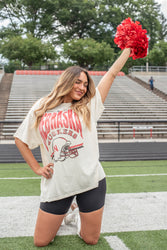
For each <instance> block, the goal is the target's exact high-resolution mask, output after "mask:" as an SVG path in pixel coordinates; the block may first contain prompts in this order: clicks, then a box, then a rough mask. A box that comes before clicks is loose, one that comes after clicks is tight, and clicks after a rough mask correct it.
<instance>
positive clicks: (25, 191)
mask: <svg viewBox="0 0 167 250" xmlns="http://www.w3.org/2000/svg"><path fill="white" fill-rule="evenodd" d="M102 165H103V168H104V171H105V173H106V175H107V176H108V177H107V193H140V192H166V191H167V161H129V162H102ZM163 174H164V175H163ZM135 175H137V176H135ZM144 175H146V176H144ZM13 177H15V178H18V179H3V178H13ZM23 177H38V176H36V175H35V174H34V173H33V172H32V170H31V169H30V168H29V167H28V166H27V164H0V178H1V179H0V196H1V197H7V196H36V195H37V196H38V195H39V194H40V179H31V178H30V179H19V178H23ZM106 236H117V237H119V239H121V240H122V241H123V242H124V244H125V245H126V247H128V248H129V249H131V250H166V249H167V231H166V230H159V231H155V230H154V231H139V232H118V233H105V234H101V237H100V240H99V242H98V244H97V245H96V246H88V245H86V244H85V243H84V242H83V241H82V240H81V239H80V238H78V237H77V236H75V235H74V236H73V235H70V236H57V237H56V238H55V241H54V242H53V243H51V244H50V245H49V246H47V247H45V248H44V249H61V250H62V249H63V250H68V249H69V250H73V249H80V250H81V249H84V250H85V249H97V250H100V249H106V250H109V249H111V248H110V246H109V244H108V242H107V240H106V239H105V237H106ZM0 249H1V250H13V249H15V250H22V249H27V250H31V249H37V248H36V247H34V246H33V237H16V238H10V237H9V238H1V239H0Z"/></svg>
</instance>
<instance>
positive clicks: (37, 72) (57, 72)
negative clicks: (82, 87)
mask: <svg viewBox="0 0 167 250" xmlns="http://www.w3.org/2000/svg"><path fill="white" fill-rule="evenodd" d="M63 72H64V71H63V70H16V71H15V73H16V75H61V74H62V73H63ZM88 72H89V74H90V75H92V76H104V75H105V73H106V72H107V71H88ZM124 75H125V73H124V72H119V73H118V76H124Z"/></svg>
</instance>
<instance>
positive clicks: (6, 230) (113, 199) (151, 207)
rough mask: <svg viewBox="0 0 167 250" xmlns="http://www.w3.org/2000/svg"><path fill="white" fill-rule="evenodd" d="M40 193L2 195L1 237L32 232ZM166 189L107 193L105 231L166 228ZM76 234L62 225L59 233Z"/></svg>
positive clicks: (103, 229)
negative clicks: (146, 191) (36, 194)
mask: <svg viewBox="0 0 167 250" xmlns="http://www.w3.org/2000/svg"><path fill="white" fill-rule="evenodd" d="M39 203H40V198H39V196H18V197H0V211H1V212H0V229H1V230H0V238H4V237H19V236H33V234H34V228H35V222H36V218H37V213H38V209H39ZM166 211H167V192H148V193H120V194H107V195H106V202H105V206H104V216H103V221H102V230H101V232H102V233H115V232H130V231H147V230H167V213H166ZM72 234H76V226H75V224H72V225H62V226H61V227H60V229H59V232H58V235H72Z"/></svg>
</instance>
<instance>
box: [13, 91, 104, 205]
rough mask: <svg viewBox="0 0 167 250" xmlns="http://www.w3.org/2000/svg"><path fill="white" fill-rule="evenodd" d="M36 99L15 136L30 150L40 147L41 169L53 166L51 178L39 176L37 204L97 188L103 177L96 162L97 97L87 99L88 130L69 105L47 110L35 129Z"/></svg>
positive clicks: (98, 114)
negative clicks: (88, 102)
mask: <svg viewBox="0 0 167 250" xmlns="http://www.w3.org/2000/svg"><path fill="white" fill-rule="evenodd" d="M40 101H41V100H38V101H37V102H36V103H35V104H34V106H33V107H32V108H31V110H30V111H29V113H28V115H27V117H26V118H25V120H24V121H23V123H22V124H21V125H20V127H19V128H18V130H17V131H16V133H15V135H14V136H15V137H17V138H19V139H20V140H22V141H23V142H24V143H26V144H27V145H28V147H29V148H30V149H34V148H36V147H38V146H40V150H41V157H42V162H43V166H45V165H47V164H49V163H54V167H53V176H52V178H50V179H46V178H44V177H43V176H42V177H41V201H43V202H44V201H54V200H59V199H63V198H66V197H69V196H72V195H75V194H78V193H82V192H85V191H88V190H90V189H93V188H95V187H97V186H98V182H99V180H101V179H103V178H104V177H105V174H104V171H103V168H102V166H101V164H100V162H99V148H98V139H97V130H96V125H97V120H98V119H99V117H100V115H101V114H102V112H103V110H104V106H103V103H102V101H101V96H100V93H99V91H98V89H96V95H95V96H94V97H93V98H92V99H91V102H90V108H91V129H88V128H87V126H86V125H85V123H84V121H83V119H82V117H80V116H79V117H78V116H77V115H76V113H75V112H74V111H73V110H72V109H71V103H62V104H61V105H59V106H58V107H56V108H54V109H52V110H49V111H47V112H46V113H45V114H44V115H43V116H42V119H41V121H40V124H39V126H38V128H37V129H36V128H35V127H34V126H33V124H34V121H35V114H34V111H35V110H36V109H37V108H38V107H39V105H40Z"/></svg>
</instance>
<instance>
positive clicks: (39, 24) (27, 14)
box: [0, 0, 56, 38]
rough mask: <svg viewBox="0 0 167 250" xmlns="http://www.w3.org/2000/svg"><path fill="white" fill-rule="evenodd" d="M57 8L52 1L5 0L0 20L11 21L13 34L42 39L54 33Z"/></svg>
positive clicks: (0, 11) (2, 2) (0, 7)
mask: <svg viewBox="0 0 167 250" xmlns="http://www.w3.org/2000/svg"><path fill="white" fill-rule="evenodd" d="M55 8H56V1H50V0H40V1H37V0H4V1H0V19H1V20H10V24H9V28H10V29H12V30H13V32H15V31H17V32H20V33H21V34H26V33H30V34H31V35H32V36H34V37H38V38H42V37H46V36H47V35H50V34H51V33H52V32H53V30H52V29H53V23H54V21H55V19H54V15H53V14H54V13H55Z"/></svg>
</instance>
